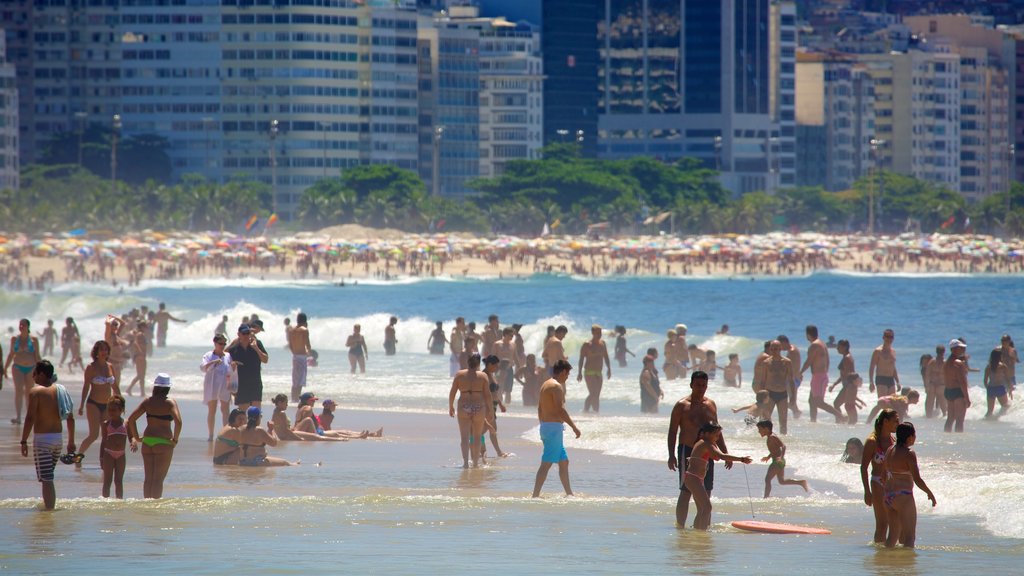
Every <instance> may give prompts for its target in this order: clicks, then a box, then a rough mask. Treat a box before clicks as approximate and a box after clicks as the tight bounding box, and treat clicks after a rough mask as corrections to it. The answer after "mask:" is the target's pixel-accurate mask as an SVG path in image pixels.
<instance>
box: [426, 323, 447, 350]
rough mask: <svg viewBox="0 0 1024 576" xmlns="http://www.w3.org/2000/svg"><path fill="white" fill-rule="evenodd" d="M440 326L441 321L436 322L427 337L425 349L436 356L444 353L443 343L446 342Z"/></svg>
mask: <svg viewBox="0 0 1024 576" xmlns="http://www.w3.org/2000/svg"><path fill="white" fill-rule="evenodd" d="M442 326H443V325H442V324H441V322H436V323H435V324H434V329H433V330H432V331H431V332H430V337H429V338H427V350H428V351H429V352H430V353H431V354H434V355H437V356H441V355H443V354H444V345H445V344H447V343H448V338H446V337H445V335H444V328H443V327H442Z"/></svg>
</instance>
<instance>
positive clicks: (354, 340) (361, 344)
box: [345, 324, 370, 374]
mask: <svg viewBox="0 0 1024 576" xmlns="http://www.w3.org/2000/svg"><path fill="white" fill-rule="evenodd" d="M361 329H362V327H361V326H360V325H359V324H356V325H355V326H353V327H352V334H349V336H348V338H347V339H346V340H345V346H346V347H348V363H349V365H350V366H351V367H352V373H353V374H355V373H356V366H358V367H359V372H360V373H361V374H366V359H367V358H368V357H369V356H370V351H369V350H368V349H367V348H366V338H363V335H362V334H360V333H359V331H360V330H361Z"/></svg>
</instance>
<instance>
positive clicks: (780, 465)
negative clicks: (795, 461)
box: [757, 420, 807, 498]
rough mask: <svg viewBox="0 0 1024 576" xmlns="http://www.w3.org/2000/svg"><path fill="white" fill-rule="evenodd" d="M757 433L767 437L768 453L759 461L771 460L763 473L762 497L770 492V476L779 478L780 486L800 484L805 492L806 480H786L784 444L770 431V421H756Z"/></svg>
mask: <svg viewBox="0 0 1024 576" xmlns="http://www.w3.org/2000/svg"><path fill="white" fill-rule="evenodd" d="M757 433H758V434H760V435H761V437H762V438H767V439H768V440H767V444H768V455H767V456H765V457H764V458H761V462H767V461H769V460H771V461H772V463H771V464H769V465H768V473H767V474H765V475H764V497H765V498H767V497H768V496H769V495H771V493H772V478H778V479H779V485H780V486H792V485H794V484H795V485H797V486H801V487H803V489H804V492H807V480H793V479H789V480H786V445H785V444H783V443H782V439H781V438H779V437H778V436H776V435H775V434H774V433H772V421H771V420H761V421H760V422H758V423H757Z"/></svg>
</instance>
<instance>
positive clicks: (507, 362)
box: [491, 326, 519, 405]
mask: <svg viewBox="0 0 1024 576" xmlns="http://www.w3.org/2000/svg"><path fill="white" fill-rule="evenodd" d="M515 335H516V333H515V330H513V329H512V327H511V326H509V327H506V328H505V329H503V330H502V331H501V340H498V341H497V342H495V343H494V344H492V345H491V352H492V353H493V354H494V355H495V356H497V357H498V373H497V374H496V375H495V379H496V380H497V381H498V384H499V386H500V389H499V391H498V393H499V394H501V395H502V396H504V398H505V402H504V403H505V404H506V405H507V404H511V403H512V387H513V385H514V383H515V375H516V372H517V371H518V370H519V357H518V356H517V355H516V344H515V342H513V341H512V339H513V338H514V337H515Z"/></svg>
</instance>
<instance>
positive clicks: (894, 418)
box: [860, 408, 900, 544]
mask: <svg viewBox="0 0 1024 576" xmlns="http://www.w3.org/2000/svg"><path fill="white" fill-rule="evenodd" d="M899 423H900V416H899V414H897V413H896V411H895V410H891V409H888V408H886V409H885V410H882V411H881V412H879V413H878V416H877V417H876V418H875V427H874V430H872V432H871V434H870V435H869V436H868V438H867V440H865V441H864V451H863V453H862V454H863V455H862V456H861V461H860V481H861V484H862V485H863V486H864V504H866V505H868V506H870V507H871V509H872V510H873V511H874V513H875V536H874V541H875V543H876V544H882V543H884V542H885V540H886V535H887V534H888V532H889V517H888V512H887V511H886V508H885V475H884V472H885V455H886V451H887V450H888V449H889V447H890V446H892V443H893V440H892V435H893V433H894V432H895V431H896V426H898V425H899ZM869 467H870V469H871V475H870V477H869V475H868V468H869Z"/></svg>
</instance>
